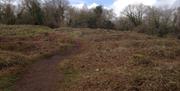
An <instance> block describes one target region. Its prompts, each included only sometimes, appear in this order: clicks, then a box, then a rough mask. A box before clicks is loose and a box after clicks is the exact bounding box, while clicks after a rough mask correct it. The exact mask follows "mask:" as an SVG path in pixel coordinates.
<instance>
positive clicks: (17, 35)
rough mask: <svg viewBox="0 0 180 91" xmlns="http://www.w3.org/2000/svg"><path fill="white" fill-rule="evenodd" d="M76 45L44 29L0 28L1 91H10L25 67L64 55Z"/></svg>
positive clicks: (66, 38) (25, 26)
mask: <svg viewBox="0 0 180 91" xmlns="http://www.w3.org/2000/svg"><path fill="white" fill-rule="evenodd" d="M75 42H76V41H74V40H73V39H72V38H70V37H68V36H67V35H65V34H63V33H60V32H55V31H53V30H51V29H49V28H47V27H43V26H28V25H18V26H7V25H0V91H9V90H10V88H11V87H12V86H13V83H14V82H15V81H16V79H17V78H18V75H19V73H21V72H22V71H23V70H24V69H25V67H26V66H27V65H28V64H30V63H32V62H34V61H37V60H40V59H43V58H47V57H50V56H52V55H54V54H56V53H61V52H64V51H65V50H66V49H67V48H70V47H72V46H73V45H74V43H75Z"/></svg>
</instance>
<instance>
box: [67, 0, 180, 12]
mask: <svg viewBox="0 0 180 91" xmlns="http://www.w3.org/2000/svg"><path fill="white" fill-rule="evenodd" d="M70 1H74V2H75V1H76V3H73V2H72V5H73V6H75V7H78V8H82V7H83V5H85V4H86V1H87V0H70ZM98 1H99V0H94V3H91V4H88V5H87V6H88V8H92V7H96V6H98V4H97V2H98ZM175 1H180V0H112V3H111V4H109V5H108V6H105V8H108V9H113V10H114V13H115V14H116V15H119V14H120V12H121V11H122V10H123V9H124V8H125V7H126V6H128V5H130V4H140V3H142V4H145V5H149V6H157V7H161V6H168V7H169V6H172V4H173V3H174V2H175ZM101 2H103V1H101ZM179 6H180V4H179Z"/></svg>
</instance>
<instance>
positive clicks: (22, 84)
mask: <svg viewBox="0 0 180 91" xmlns="http://www.w3.org/2000/svg"><path fill="white" fill-rule="evenodd" d="M79 50H80V45H76V46H75V47H74V48H70V49H68V50H67V51H66V52H65V53H61V54H58V55H55V56H53V57H51V58H49V59H45V60H40V61H38V62H36V63H34V64H32V65H31V66H30V67H29V68H28V69H27V71H25V73H24V75H23V76H22V78H21V79H19V80H18V81H17V83H16V86H15V88H14V90H13V91H56V90H57V83H58V82H59V81H61V80H62V75H61V74H60V72H58V69H57V65H58V63H59V62H60V61H61V60H63V59H65V58H66V57H68V56H71V55H74V54H77V53H78V52H80V51H79Z"/></svg>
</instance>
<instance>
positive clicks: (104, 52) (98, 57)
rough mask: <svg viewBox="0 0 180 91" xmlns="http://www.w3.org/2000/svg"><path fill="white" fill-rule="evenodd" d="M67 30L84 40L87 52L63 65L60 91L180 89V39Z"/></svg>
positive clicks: (172, 90)
mask: <svg viewBox="0 0 180 91" xmlns="http://www.w3.org/2000/svg"><path fill="white" fill-rule="evenodd" d="M77 32H78V33H77ZM66 33H68V34H69V35H70V34H72V33H74V34H76V35H77V36H79V38H81V39H83V40H84V41H85V42H84V48H83V49H84V51H83V52H82V53H80V54H78V55H76V56H74V57H71V58H69V59H65V60H64V61H63V62H62V63H60V64H59V66H60V71H61V72H62V73H63V74H64V80H63V81H62V82H61V83H60V85H59V86H60V88H59V91H178V90H180V86H179V84H180V79H179V76H180V75H179V74H180V63H179V60H180V55H179V54H180V47H179V46H180V41H179V40H176V39H170V38H166V39H160V38H156V37H151V36H147V35H143V34H138V33H135V32H117V31H105V30H89V29H73V30H72V31H69V32H66ZM77 36H76V37H77Z"/></svg>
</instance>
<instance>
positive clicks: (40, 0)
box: [0, 0, 180, 37]
mask: <svg viewBox="0 0 180 91" xmlns="http://www.w3.org/2000/svg"><path fill="white" fill-rule="evenodd" d="M119 13H120V16H116V15H115V14H114V13H113V10H109V9H105V8H104V7H103V6H97V7H95V8H92V9H88V8H87V6H84V7H83V8H82V9H79V8H75V7H72V6H71V5H70V3H69V2H68V0H19V1H18V3H17V2H14V0H0V23H1V24H7V25H18V24H23V25H24V24H29V25H45V26H49V27H51V28H58V27H80V28H103V29H116V30H121V31H127V30H131V31H138V32H141V33H147V34H153V35H158V36H160V37H164V36H166V35H167V34H174V35H177V36H178V35H179V36H180V8H178V7H177V8H166V7H161V8H157V7H150V6H146V5H143V4H138V5H129V6H127V7H126V8H125V9H124V11H122V12H119Z"/></svg>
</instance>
